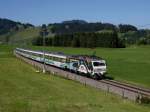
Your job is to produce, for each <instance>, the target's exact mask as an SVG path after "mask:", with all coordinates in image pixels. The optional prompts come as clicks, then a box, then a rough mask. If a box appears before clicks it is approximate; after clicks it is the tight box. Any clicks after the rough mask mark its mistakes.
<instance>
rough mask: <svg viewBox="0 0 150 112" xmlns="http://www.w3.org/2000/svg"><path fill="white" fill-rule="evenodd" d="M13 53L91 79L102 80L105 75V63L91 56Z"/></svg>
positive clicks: (24, 51) (29, 51) (18, 51)
mask: <svg viewBox="0 0 150 112" xmlns="http://www.w3.org/2000/svg"><path fill="white" fill-rule="evenodd" d="M14 52H15V53H16V54H18V55H21V56H23V57H26V58H29V59H31V60H34V61H38V62H40V63H45V64H47V65H50V66H54V67H57V68H60V69H64V70H68V71H71V72H75V73H77V74H80V75H85V76H87V77H90V78H93V79H102V78H103V77H104V76H105V74H106V73H107V66H106V61H105V60H104V59H102V58H100V57H97V56H93V55H66V54H64V53H61V52H45V51H34V50H29V49H23V48H16V49H15V50H14Z"/></svg>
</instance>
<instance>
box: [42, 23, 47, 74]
mask: <svg viewBox="0 0 150 112" xmlns="http://www.w3.org/2000/svg"><path fill="white" fill-rule="evenodd" d="M41 33H42V36H43V73H45V72H46V67H45V51H44V47H45V37H46V34H47V29H46V25H45V24H43V25H42V32H41Z"/></svg>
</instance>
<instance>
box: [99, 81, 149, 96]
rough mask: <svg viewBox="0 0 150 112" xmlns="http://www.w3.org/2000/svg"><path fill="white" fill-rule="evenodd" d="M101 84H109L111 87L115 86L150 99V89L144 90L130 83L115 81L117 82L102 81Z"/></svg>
mask: <svg viewBox="0 0 150 112" xmlns="http://www.w3.org/2000/svg"><path fill="white" fill-rule="evenodd" d="M101 82H103V83H106V84H109V85H113V86H116V87H119V88H122V89H126V90H129V91H133V92H136V93H138V94H141V95H144V96H149V97H150V89H146V88H142V87H138V86H136V85H131V84H129V83H122V82H120V81H115V80H107V79H105V80H101Z"/></svg>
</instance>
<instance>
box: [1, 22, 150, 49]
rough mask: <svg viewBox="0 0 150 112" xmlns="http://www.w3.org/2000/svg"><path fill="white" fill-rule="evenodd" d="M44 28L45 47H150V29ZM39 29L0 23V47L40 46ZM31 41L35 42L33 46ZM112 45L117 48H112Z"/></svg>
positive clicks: (74, 25)
mask: <svg viewBox="0 0 150 112" xmlns="http://www.w3.org/2000/svg"><path fill="white" fill-rule="evenodd" d="M45 26H46V29H47V34H48V35H47V41H48V42H47V43H46V45H47V46H69V47H88V48H91V47H116V46H118V47H125V45H132V44H138V45H141V44H142V45H149V44H150V30H149V29H138V28H137V27H135V26H133V25H129V24H120V25H114V24H111V23H102V22H95V23H90V22H86V21H84V20H70V21H64V22H61V23H51V24H48V25H45ZM41 28H42V27H41V26H39V27H35V26H33V25H32V24H29V23H27V24H24V23H20V22H15V21H12V20H8V19H0V43H8V44H18V43H24V44H33V45H41V44H40V43H41V41H43V40H42V39H43V38H42V35H41V33H40V32H41V30H42V29H41ZM111 32H113V33H111ZM97 34H98V35H97ZM113 34H115V35H113ZM35 37H37V38H35ZM38 37H39V38H38ZM52 37H54V38H52ZM72 37H73V38H72ZM33 38H34V42H32V40H33ZM107 38H109V39H107ZM70 40H72V41H70ZM89 40H90V42H89ZM96 40H99V41H96ZM59 41H60V42H61V45H60V44H59ZM68 41H69V42H68ZM38 42H39V43H38ZM97 42H98V43H97ZM78 43H80V44H78ZM111 43H112V44H111ZM113 43H116V44H114V45H113ZM82 44H84V45H82Z"/></svg>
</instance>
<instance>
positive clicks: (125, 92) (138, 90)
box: [14, 53, 150, 103]
mask: <svg viewBox="0 0 150 112" xmlns="http://www.w3.org/2000/svg"><path fill="white" fill-rule="evenodd" d="M14 55H15V56H16V57H18V58H20V59H21V60H23V61H25V62H27V63H28V64H31V65H33V66H35V67H37V68H39V69H43V64H42V63H40V62H37V61H34V60H31V59H28V58H25V57H23V56H21V55H19V54H16V53H14ZM46 71H48V72H50V73H52V74H54V75H57V76H61V77H64V78H67V79H71V80H75V81H78V82H80V83H82V84H84V85H85V86H86V85H89V86H92V87H95V88H97V89H100V90H104V91H107V92H109V93H114V94H117V95H120V96H122V97H123V98H127V99H130V100H133V101H138V102H139V103H142V102H144V103H145V102H146V103H150V89H145V88H142V87H138V86H136V85H131V84H128V83H122V82H119V81H114V80H108V79H104V80H99V81H97V80H93V79H90V78H87V77H84V76H80V75H77V74H75V73H71V72H69V71H64V70H62V69H59V68H56V67H53V66H49V65H46Z"/></svg>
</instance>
